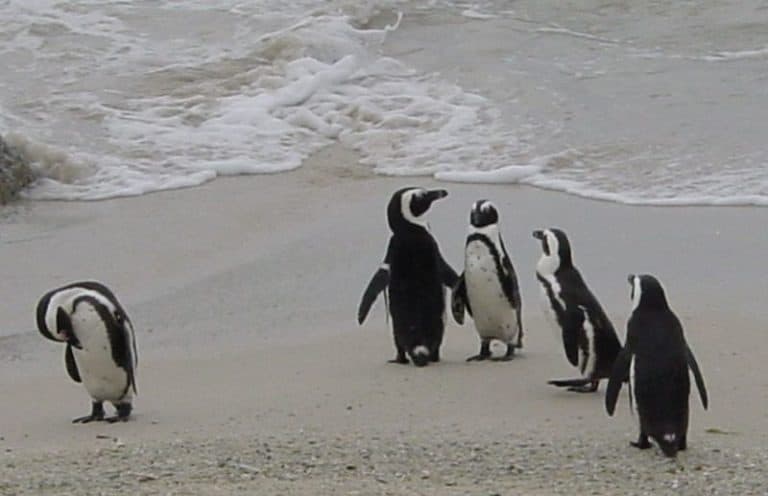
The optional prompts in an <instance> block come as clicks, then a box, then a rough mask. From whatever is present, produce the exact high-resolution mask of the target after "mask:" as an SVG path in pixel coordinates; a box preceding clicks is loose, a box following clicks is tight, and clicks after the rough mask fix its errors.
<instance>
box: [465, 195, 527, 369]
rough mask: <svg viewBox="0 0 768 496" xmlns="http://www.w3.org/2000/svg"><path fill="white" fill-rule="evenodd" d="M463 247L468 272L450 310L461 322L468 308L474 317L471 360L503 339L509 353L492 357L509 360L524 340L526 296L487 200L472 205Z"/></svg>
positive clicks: (487, 353) (481, 356) (488, 352)
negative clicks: (476, 346)
mask: <svg viewBox="0 0 768 496" xmlns="http://www.w3.org/2000/svg"><path fill="white" fill-rule="evenodd" d="M469 223H470V226H469V234H468V236H467V241H466V244H465V247H464V272H463V273H462V274H461V275H460V276H459V280H458V282H457V283H456V286H455V287H454V289H453V292H452V295H451V296H452V298H451V310H452V311H453V317H454V318H455V319H456V322H458V323H459V324H462V323H464V311H465V309H466V311H468V312H469V314H470V315H471V316H472V319H473V320H474V321H475V329H476V330H477V333H478V335H480V353H479V354H477V355H474V356H471V357H469V358H467V361H474V360H486V359H488V358H490V357H491V347H490V345H491V341H492V340H493V339H496V340H499V341H502V342H503V343H505V344H506V345H507V353H506V354H505V355H504V356H503V357H501V358H496V359H494V360H500V361H507V360H511V359H512V357H514V354H515V348H522V346H523V323H522V302H521V300H520V289H519V286H518V284H517V275H515V269H514V267H513V266H512V261H511V260H510V258H509V255H508V254H507V250H506V249H505V248H504V242H503V241H502V239H501V233H500V232H499V224H498V223H499V213H498V211H497V210H496V207H495V206H494V205H493V203H491V202H490V201H488V200H479V201H477V202H475V204H474V205H472V210H471V212H470V216H469Z"/></svg>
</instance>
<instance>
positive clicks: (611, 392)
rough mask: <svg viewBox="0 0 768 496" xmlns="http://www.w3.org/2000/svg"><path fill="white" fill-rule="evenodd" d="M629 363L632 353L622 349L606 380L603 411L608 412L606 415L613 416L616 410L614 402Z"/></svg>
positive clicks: (624, 378) (626, 373) (626, 374)
mask: <svg viewBox="0 0 768 496" xmlns="http://www.w3.org/2000/svg"><path fill="white" fill-rule="evenodd" d="M630 363H632V352H631V351H629V349H627V348H623V349H622V350H621V351H620V352H619V354H618V356H617V357H616V361H615V362H613V369H612V370H611V377H609V378H608V388H607V389H606V392H605V411H606V412H608V415H613V412H614V411H615V410H616V401H617V400H618V399H619V392H620V391H621V385H622V383H623V382H624V381H626V380H627V377H628V376H629V365H630ZM630 387H631V385H630Z"/></svg>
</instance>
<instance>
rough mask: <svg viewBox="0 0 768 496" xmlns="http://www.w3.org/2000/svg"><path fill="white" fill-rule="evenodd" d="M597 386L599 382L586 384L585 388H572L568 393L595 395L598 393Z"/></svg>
mask: <svg viewBox="0 0 768 496" xmlns="http://www.w3.org/2000/svg"><path fill="white" fill-rule="evenodd" d="M597 385H598V382H597V381H595V382H591V383H589V384H584V385H583V386H571V387H569V388H568V391H571V392H573V393H594V392H595V391H597Z"/></svg>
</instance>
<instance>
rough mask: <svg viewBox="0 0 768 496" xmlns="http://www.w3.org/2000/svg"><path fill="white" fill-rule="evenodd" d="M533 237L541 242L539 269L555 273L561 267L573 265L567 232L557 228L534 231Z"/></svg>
mask: <svg viewBox="0 0 768 496" xmlns="http://www.w3.org/2000/svg"><path fill="white" fill-rule="evenodd" d="M533 237H534V238H536V239H538V240H539V241H540V242H541V258H540V259H539V267H538V269H539V271H540V272H541V271H543V272H550V273H555V272H557V270H559V269H560V268H564V267H571V266H573V260H572V258H571V243H570V242H569V241H568V237H567V236H566V235H565V233H564V232H563V231H562V230H560V229H556V228H551V229H542V230H537V231H533Z"/></svg>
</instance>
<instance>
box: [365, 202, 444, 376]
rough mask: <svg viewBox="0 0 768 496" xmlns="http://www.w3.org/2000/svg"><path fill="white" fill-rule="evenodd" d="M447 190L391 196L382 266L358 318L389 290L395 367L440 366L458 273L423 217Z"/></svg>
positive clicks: (371, 282)
mask: <svg viewBox="0 0 768 496" xmlns="http://www.w3.org/2000/svg"><path fill="white" fill-rule="evenodd" d="M447 195H448V193H447V192H446V191H445V190H441V189H438V190H427V189H424V188H414V187H408V188H403V189H400V190H398V191H397V192H395V193H394V194H393V195H392V199H391V200H390V202H389V205H388V207H387V220H388V222H389V227H390V229H391V230H392V236H391V237H390V238H389V245H388V247H387V253H386V256H385V257H384V262H383V263H382V265H381V267H380V268H379V269H378V270H377V271H376V273H375V274H374V275H373V278H372V279H371V281H370V283H369V284H368V287H367V288H366V290H365V292H364V293H363V297H362V300H361V301H360V307H359V309H358V313H357V321H358V323H359V324H362V323H363V321H364V320H365V317H366V316H367V315H368V311H369V310H370V308H371V305H372V304H373V302H374V301H375V300H376V297H377V296H378V295H379V293H380V292H382V291H383V290H384V289H385V288H386V289H387V295H388V296H389V304H388V309H387V310H388V311H389V313H390V315H391V316H392V331H393V334H394V338H395V348H396V349H397V357H396V358H395V359H394V360H392V362H395V363H408V358H407V356H410V358H411V360H412V361H413V363H414V365H417V366H420V367H421V366H424V365H427V364H428V363H429V362H430V361H432V362H437V361H439V360H440V345H441V343H442V341H443V331H444V325H445V324H444V320H443V318H444V314H445V290H444V286H447V287H449V288H452V287H453V286H454V285H455V283H456V278H457V276H456V272H455V271H454V270H453V269H452V268H451V267H450V265H448V263H447V262H446V261H445V260H444V259H443V257H442V255H441V254H440V249H439V248H438V245H437V242H436V241H435V239H434V238H433V237H432V235H431V234H430V233H429V227H428V225H427V223H426V221H425V220H424V215H425V214H426V213H427V211H428V210H429V207H430V205H432V202H434V201H435V200H439V199H440V198H445V197H446V196H447Z"/></svg>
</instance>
